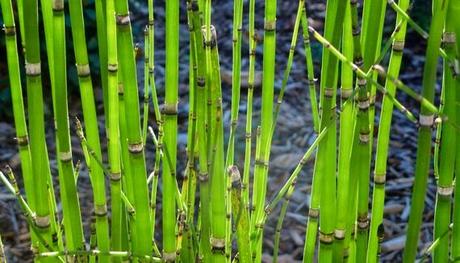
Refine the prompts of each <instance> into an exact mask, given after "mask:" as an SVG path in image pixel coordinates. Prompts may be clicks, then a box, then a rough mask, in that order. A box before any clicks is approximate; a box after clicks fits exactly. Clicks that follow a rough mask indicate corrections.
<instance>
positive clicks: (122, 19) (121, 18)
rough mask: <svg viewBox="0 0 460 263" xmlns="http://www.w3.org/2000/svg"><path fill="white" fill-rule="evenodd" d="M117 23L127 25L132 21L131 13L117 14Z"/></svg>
mask: <svg viewBox="0 0 460 263" xmlns="http://www.w3.org/2000/svg"><path fill="white" fill-rule="evenodd" d="M116 23H117V25H118V26H127V25H129V24H130V23H131V18H130V17H129V14H125V15H118V14H117V15H116Z"/></svg>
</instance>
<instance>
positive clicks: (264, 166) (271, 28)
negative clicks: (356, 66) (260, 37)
mask: <svg viewBox="0 0 460 263" xmlns="http://www.w3.org/2000/svg"><path fill="white" fill-rule="evenodd" d="M276 3H277V1H276V0H266V1H265V15H264V17H265V23H264V46H263V62H262V68H263V72H264V74H263V79H262V108H261V117H260V118H261V122H260V125H261V134H260V152H259V153H258V154H257V155H256V161H255V169H254V185H258V186H260V187H258V188H257V192H256V193H255V195H254V200H255V202H254V213H253V218H252V219H251V221H252V224H251V225H252V227H253V228H254V227H255V226H256V225H257V224H259V222H260V219H261V218H262V216H263V214H264V205H265V196H266V192H267V176H268V163H269V158H270V141H271V138H270V137H271V136H270V133H271V126H272V123H273V96H274V88H275V87H274V86H275V53H276V5H277V4H276ZM262 236H263V235H261V236H260V238H259V239H258V240H257V242H256V244H255V245H254V246H253V247H252V249H253V250H254V252H255V254H256V258H255V262H260V261H261V257H262V239H263V237H262Z"/></svg>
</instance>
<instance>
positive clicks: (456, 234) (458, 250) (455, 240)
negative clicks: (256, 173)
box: [449, 1, 460, 259]
mask: <svg viewBox="0 0 460 263" xmlns="http://www.w3.org/2000/svg"><path fill="white" fill-rule="evenodd" d="M450 11H451V12H454V13H455V14H458V13H459V12H460V4H459V3H458V1H453V5H452V6H451V9H450ZM449 19H451V20H454V21H453V24H454V31H455V35H456V40H457V42H456V49H457V59H459V56H460V16H450V18H449ZM456 85H457V92H456V95H455V99H456V111H457V115H456V116H455V122H456V123H460V114H458V112H460V92H459V91H458V90H459V88H460V77H458V76H457V78H456ZM456 145H457V148H458V147H459V145H460V139H458V138H457V141H456ZM459 174H460V154H458V153H457V155H456V156H455V178H456V179H455V180H456V181H457V179H458V178H459V177H458V175H459ZM459 205H460V184H459V183H456V184H455V189H454V207H453V212H452V222H453V223H454V225H453V229H452V243H451V258H454V259H455V258H460V208H459Z"/></svg>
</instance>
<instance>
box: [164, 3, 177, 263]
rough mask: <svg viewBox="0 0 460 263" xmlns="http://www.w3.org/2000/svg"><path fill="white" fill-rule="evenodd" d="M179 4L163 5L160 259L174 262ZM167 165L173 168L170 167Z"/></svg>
mask: <svg viewBox="0 0 460 263" xmlns="http://www.w3.org/2000/svg"><path fill="white" fill-rule="evenodd" d="M178 12H179V1H176V0H173V1H167V2H166V74H167V75H166V82H165V86H166V97H165V104H164V108H163V119H164V132H165V137H164V142H165V147H167V149H168V151H169V153H170V156H171V160H172V164H169V163H168V162H163V187H164V194H163V251H164V252H163V259H164V260H165V261H174V259H175V257H176V239H175V236H176V235H175V220H176V219H175V218H176V208H175V207H176V206H175V198H174V196H175V190H174V186H175V180H176V178H175V176H176V173H175V171H176V167H175V163H176V142H177V103H178V84H179V79H178V76H179V14H178ZM170 165H173V167H171V166H170Z"/></svg>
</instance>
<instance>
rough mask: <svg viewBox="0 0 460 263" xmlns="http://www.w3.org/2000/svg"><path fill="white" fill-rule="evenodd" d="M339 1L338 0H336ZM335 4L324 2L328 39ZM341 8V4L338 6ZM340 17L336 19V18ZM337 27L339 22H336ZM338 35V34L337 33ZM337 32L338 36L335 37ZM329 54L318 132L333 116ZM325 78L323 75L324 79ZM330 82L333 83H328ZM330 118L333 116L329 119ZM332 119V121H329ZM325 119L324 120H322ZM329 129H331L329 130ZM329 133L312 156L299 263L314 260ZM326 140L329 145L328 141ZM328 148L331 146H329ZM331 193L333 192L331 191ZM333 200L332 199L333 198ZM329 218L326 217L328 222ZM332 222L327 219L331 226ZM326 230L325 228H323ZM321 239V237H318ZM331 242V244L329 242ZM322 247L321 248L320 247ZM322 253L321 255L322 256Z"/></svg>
mask: <svg viewBox="0 0 460 263" xmlns="http://www.w3.org/2000/svg"><path fill="white" fill-rule="evenodd" d="M340 1H341V2H343V1H342V0H340ZM337 5H338V1H337V0H334V1H328V2H327V6H326V24H325V34H327V35H328V36H329V37H331V36H333V33H334V32H333V29H334V19H335V18H337V17H336V11H337V10H338V9H337ZM341 5H343V7H345V5H344V4H343V3H341ZM339 18H340V17H339ZM338 24H341V23H337V25H338ZM335 29H338V26H336V27H335ZM338 33H339V32H338ZM340 35H341V33H340V34H339V36H340ZM335 42H336V44H338V42H339V39H338V38H337V37H336V38H335ZM329 57H330V54H329V51H327V50H325V52H323V58H322V64H321V65H322V69H321V72H322V74H321V83H320V84H321V96H320V109H321V120H320V129H323V128H324V127H325V126H326V125H327V124H328V122H329V120H328V119H329V118H331V116H333V115H332V114H333V113H335V109H334V107H333V106H332V105H334V104H335V100H333V99H334V98H335V88H334V87H335V78H336V77H335V75H336V72H335V71H336V68H337V65H336V62H335V61H334V58H333V59H332V60H330V59H329ZM326 75H327V76H326ZM326 79H329V83H328V85H326V81H325V80H326ZM332 82H334V83H332ZM325 87H327V95H328V96H324V93H325ZM332 118H333V117H332ZM333 119H334V120H335V118H333ZM326 120H327V121H326ZM331 130H332V129H331ZM333 130H334V131H333V132H329V134H328V135H327V136H326V137H328V138H325V139H324V140H323V141H322V142H321V144H320V146H319V147H320V148H321V150H320V149H318V152H317V154H316V156H317V157H316V159H315V168H314V172H313V179H312V185H311V193H310V208H309V211H308V221H307V229H306V233H305V246H304V251H303V262H304V263H306V262H313V260H314V255H315V247H316V237H317V231H318V223H319V213H320V209H319V208H320V195H322V194H321V192H322V189H321V188H322V184H323V182H322V181H323V177H324V176H325V175H326V173H328V174H329V177H331V174H332V171H333V173H335V170H336V169H335V159H336V158H335V154H334V153H332V151H331V153H332V155H330V156H329V157H328V159H329V160H334V161H331V164H334V165H326V164H325V161H326V158H325V156H326V155H327V152H326V148H327V145H328V144H330V145H332V144H334V145H335V135H334V134H335V127H334V129H333ZM328 141H329V142H328ZM329 148H331V147H329ZM325 167H328V168H330V169H329V171H325V170H324V168H325ZM329 187H331V188H332V187H333V188H335V182H334V183H333V184H332V185H329ZM334 191H335V189H334ZM324 194H325V195H326V194H327V191H326V192H325V193H324ZM333 200H334V201H335V198H334V199H333ZM332 206H334V207H335V204H334V203H332V204H331V207H332ZM326 207H327V206H326ZM330 218H331V217H329V219H330ZM332 221H333V220H331V223H332ZM326 229H327V227H326ZM332 231H333V230H331V231H330V232H331V233H329V234H330V235H329V237H330V238H328V239H329V240H331V241H332ZM322 237H325V235H322ZM322 239H324V238H322ZM331 243H332V242H331ZM323 247H324V246H323ZM323 254H324V253H323Z"/></svg>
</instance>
